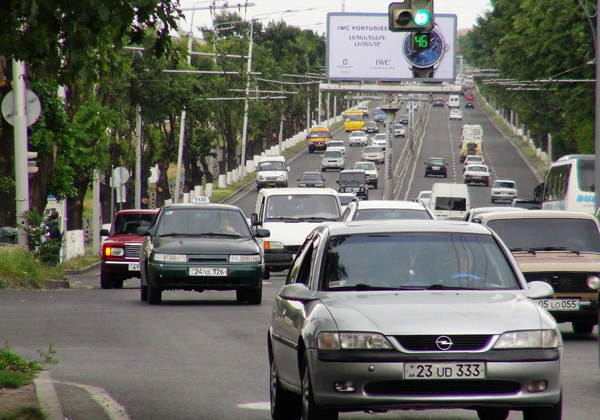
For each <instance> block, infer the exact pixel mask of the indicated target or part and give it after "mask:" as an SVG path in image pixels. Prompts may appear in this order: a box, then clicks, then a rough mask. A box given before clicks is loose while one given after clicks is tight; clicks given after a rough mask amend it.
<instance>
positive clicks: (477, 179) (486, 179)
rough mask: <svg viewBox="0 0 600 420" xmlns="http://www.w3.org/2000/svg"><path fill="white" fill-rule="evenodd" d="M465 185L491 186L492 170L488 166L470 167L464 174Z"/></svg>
mask: <svg viewBox="0 0 600 420" xmlns="http://www.w3.org/2000/svg"><path fill="white" fill-rule="evenodd" d="M463 180H464V183H465V184H483V185H485V186H486V187H487V186H489V185H490V169H489V168H488V167H487V166H486V165H469V166H467V169H466V170H465V172H464V174H463Z"/></svg>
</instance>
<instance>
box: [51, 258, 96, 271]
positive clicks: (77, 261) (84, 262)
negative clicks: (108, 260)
mask: <svg viewBox="0 0 600 420" xmlns="http://www.w3.org/2000/svg"><path fill="white" fill-rule="evenodd" d="M99 261H100V257H99V256H98V255H91V254H85V255H80V256H78V257H75V258H71V259H70V260H68V261H65V262H64V263H62V264H60V268H61V269H64V270H79V269H82V268H85V267H88V266H90V265H92V264H94V263H97V262H99Z"/></svg>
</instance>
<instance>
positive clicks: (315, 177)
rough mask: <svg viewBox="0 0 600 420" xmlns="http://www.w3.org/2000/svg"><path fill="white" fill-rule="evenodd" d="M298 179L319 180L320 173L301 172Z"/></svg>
mask: <svg viewBox="0 0 600 420" xmlns="http://www.w3.org/2000/svg"><path fill="white" fill-rule="evenodd" d="M300 179H301V180H302V181H320V180H321V174H318V173H315V174H302V176H301V177H300Z"/></svg>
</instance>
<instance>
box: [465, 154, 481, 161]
mask: <svg viewBox="0 0 600 420" xmlns="http://www.w3.org/2000/svg"><path fill="white" fill-rule="evenodd" d="M471 159H477V160H479V159H481V160H483V156H474V155H469V156H467V159H465V160H471Z"/></svg>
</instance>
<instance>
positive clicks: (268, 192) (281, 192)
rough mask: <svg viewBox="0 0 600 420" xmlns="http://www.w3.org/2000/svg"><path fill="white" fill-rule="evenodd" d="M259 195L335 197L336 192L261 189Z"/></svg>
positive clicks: (326, 189) (316, 189) (324, 189)
mask: <svg viewBox="0 0 600 420" xmlns="http://www.w3.org/2000/svg"><path fill="white" fill-rule="evenodd" d="M260 194H263V195H265V196H267V197H269V196H272V195H307V194H310V195H337V191H336V190H334V189H332V188H272V189H264V188H263V189H262V190H260Z"/></svg>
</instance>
